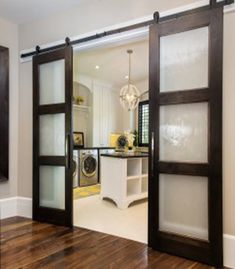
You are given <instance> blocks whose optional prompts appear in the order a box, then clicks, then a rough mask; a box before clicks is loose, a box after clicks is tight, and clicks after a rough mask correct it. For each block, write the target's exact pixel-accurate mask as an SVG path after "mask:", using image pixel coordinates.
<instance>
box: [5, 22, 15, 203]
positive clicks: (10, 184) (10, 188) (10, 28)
mask: <svg viewBox="0 0 235 269" xmlns="http://www.w3.org/2000/svg"><path fill="white" fill-rule="evenodd" d="M0 45H1V46H4V47H8V48H9V57H10V70H9V72H10V89H9V90H10V149H9V151H10V154H9V155H10V156H9V180H8V181H7V182H4V183H0V199H1V198H4V197H11V196H15V195H16V194H17V176H18V117H19V110H18V107H19V100H18V97H19V85H18V69H19V68H18V67H19V65H18V62H19V57H18V26H17V25H16V24H13V23H11V22H8V21H6V20H3V19H1V18H0Z"/></svg>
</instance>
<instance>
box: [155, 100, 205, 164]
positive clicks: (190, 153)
mask: <svg viewBox="0 0 235 269" xmlns="http://www.w3.org/2000/svg"><path fill="white" fill-rule="evenodd" d="M159 139H160V141H159V144H160V160H161V161H177V162H200V163H206V162H207V161H208V104H207V103H194V104H180V105H168V106H161V107H160V138H159Z"/></svg>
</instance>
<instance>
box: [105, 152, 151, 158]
mask: <svg viewBox="0 0 235 269" xmlns="http://www.w3.org/2000/svg"><path fill="white" fill-rule="evenodd" d="M101 156H103V157H110V158H121V159H129V158H144V157H148V156H149V155H148V153H142V152H133V153H132V152H131V153H126V152H114V153H104V154H101Z"/></svg>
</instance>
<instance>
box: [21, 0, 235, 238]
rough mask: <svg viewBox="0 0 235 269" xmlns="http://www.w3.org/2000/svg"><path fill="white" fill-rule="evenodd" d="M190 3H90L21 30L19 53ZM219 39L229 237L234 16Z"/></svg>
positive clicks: (26, 102)
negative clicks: (222, 53)
mask: <svg viewBox="0 0 235 269" xmlns="http://www.w3.org/2000/svg"><path fill="white" fill-rule="evenodd" d="M193 2H195V1H194V0H175V1H170V0H168V1H160V0H129V1H126V0H113V1H110V0H91V1H87V2H84V3H82V5H81V6H80V7H79V8H77V9H73V10H72V11H71V12H65V13H63V14H59V15H56V16H53V17H50V18H48V19H45V20H43V21H38V22H35V23H33V24H27V25H21V26H20V28H19V33H20V49H27V48H30V47H35V46H36V45H37V44H42V43H47V42H52V41H55V40H60V39H64V37H66V36H73V35H78V34H81V33H86V32H89V31H92V30H95V29H99V28H102V27H105V26H111V25H113V24H116V23H121V22H124V21H128V20H131V19H137V18H139V17H143V16H146V15H150V14H152V13H153V12H154V11H155V10H159V11H163V10H167V9H170V8H174V7H178V6H180V5H184V4H187V3H193ZM224 29H225V36H224V47H225V50H224V151H223V159H224V232H225V233H228V234H232V235H235V214H234V212H235V180H234V178H235V165H234V160H235V144H234V143H235V142H234V141H235V140H234V137H235V126H234V115H235V106H234V103H235V102H234V101H235V89H234V88H235V73H234V72H235V71H234V70H235V68H234V63H235V53H234V48H235V37H234V29H235V14H234V13H231V14H226V15H225V27H224ZM31 72H32V71H31V63H25V64H22V65H21V66H20V93H21V94H20V137H19V139H20V141H19V147H20V148H19V152H20V161H19V195H21V196H26V197H31V196H32V191H31V182H32V121H31V119H32V114H31V113H32V74H31Z"/></svg>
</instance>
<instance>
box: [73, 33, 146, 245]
mask: <svg viewBox="0 0 235 269" xmlns="http://www.w3.org/2000/svg"><path fill="white" fill-rule="evenodd" d="M127 50H132V51H133V53H132V62H131V83H132V84H133V85H135V86H136V87H137V89H138V90H139V92H140V102H139V104H138V106H137V107H136V108H135V109H134V110H132V111H128V109H127V108H124V107H123V106H122V104H121V102H120V90H121V88H122V87H123V86H124V85H126V84H127V83H128V79H129V77H128V68H129V67H128V54H127ZM148 66H149V40H148V31H147V30H146V29H145V30H141V29H139V30H138V33H137V34H136V33H135V34H134V35H131V36H130V37H128V38H127V37H119V38H118V39H117V38H116V39H114V40H112V39H111V38H109V39H105V38H104V39H103V41H102V42H99V43H98V44H97V43H93V44H92V43H91V44H90V45H86V46H83V47H80V48H77V49H76V48H74V58H73V67H74V68H73V114H72V115H73V136H74V149H73V163H74V173H73V175H74V179H73V182H74V189H73V198H74V200H73V201H74V206H73V208H74V226H78V227H82V228H87V229H90V230H95V231H99V232H104V233H108V234H111V235H116V236H120V237H124V238H127V239H132V240H135V241H139V242H143V243H147V229H148V227H147V226H148V225H147V223H148V216H147V208H148V198H147V197H148V155H147V154H148V141H147V139H148V133H147V132H148V107H146V106H143V105H144V104H147V103H148V76H149V71H148ZM140 128H141V130H140ZM124 137H125V138H126V140H127V144H126V145H125V146H124V147H122V146H121V145H120V144H119V142H118V141H119V140H121V138H123V139H124ZM124 140H125V139H124ZM124 142H125V141H124ZM143 142H145V143H143ZM117 152H118V153H117ZM123 152H124V153H125V154H127V153H128V154H130V155H133V156H131V157H133V158H128V159H121V158H113V157H110V156H109V155H112V154H122V153H123ZM134 152H135V153H134ZM136 152H137V153H139V154H143V156H142V158H140V157H136V158H134V157H135V156H134V154H136ZM110 162H113V165H112V164H111V163H110ZM119 165H121V166H120V169H119V168H117V167H119ZM115 169H119V170H118V171H119V172H118V173H116V174H115V172H114V170H115ZM119 190H120V191H121V190H122V191H124V192H125V194H124V195H123V194H121V193H119ZM120 197H121V198H120ZM123 197H125V201H123V199H124V198H123Z"/></svg>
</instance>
